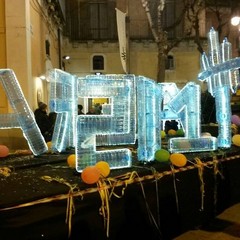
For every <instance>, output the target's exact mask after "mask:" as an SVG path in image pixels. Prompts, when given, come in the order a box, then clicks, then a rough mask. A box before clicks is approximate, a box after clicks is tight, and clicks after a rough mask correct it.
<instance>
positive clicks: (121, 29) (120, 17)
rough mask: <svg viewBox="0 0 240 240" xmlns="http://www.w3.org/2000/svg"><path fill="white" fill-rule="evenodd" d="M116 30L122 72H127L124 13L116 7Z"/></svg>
mask: <svg viewBox="0 0 240 240" xmlns="http://www.w3.org/2000/svg"><path fill="white" fill-rule="evenodd" d="M116 15H117V30H118V41H119V51H120V58H121V63H122V67H123V70H124V72H125V73H126V74H127V36H126V21H125V20H126V13H124V12H122V11H120V10H118V9H117V8H116Z"/></svg>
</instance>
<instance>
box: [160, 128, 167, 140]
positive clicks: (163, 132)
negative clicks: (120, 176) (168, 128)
mask: <svg viewBox="0 0 240 240" xmlns="http://www.w3.org/2000/svg"><path fill="white" fill-rule="evenodd" d="M165 137H166V133H165V131H163V130H162V131H161V138H162V139H163V138H165Z"/></svg>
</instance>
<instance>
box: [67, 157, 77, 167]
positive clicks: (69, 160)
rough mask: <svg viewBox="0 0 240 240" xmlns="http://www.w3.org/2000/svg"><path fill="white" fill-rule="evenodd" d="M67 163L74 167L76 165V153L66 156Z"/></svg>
mask: <svg viewBox="0 0 240 240" xmlns="http://www.w3.org/2000/svg"><path fill="white" fill-rule="evenodd" d="M67 163H68V166H69V167H70V168H75V167H76V155H75V154H71V155H69V156H68V158H67Z"/></svg>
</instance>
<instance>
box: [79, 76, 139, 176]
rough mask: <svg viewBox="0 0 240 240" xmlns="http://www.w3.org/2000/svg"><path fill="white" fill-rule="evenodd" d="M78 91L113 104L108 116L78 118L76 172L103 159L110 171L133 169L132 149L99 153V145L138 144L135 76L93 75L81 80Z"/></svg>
mask: <svg viewBox="0 0 240 240" xmlns="http://www.w3.org/2000/svg"><path fill="white" fill-rule="evenodd" d="M77 89H78V96H79V97H82V98H109V99H110V100H111V101H110V102H111V105H112V108H111V111H110V114H109V115H78V116H77V144H76V153H77V167H76V169H77V171H79V172H81V171H82V170H83V169H84V168H85V167H86V166H91V165H95V163H96V162H98V161H100V160H104V161H106V162H108V163H109V165H110V168H111V169H115V168H125V167H130V166H131V162H132V156H131V151H130V150H129V149H127V148H123V149H114V150H102V151H97V150H96V146H97V145H99V146H100V145H101V146H104V145H123V144H130V143H135V132H136V129H135V128H136V106H135V104H136V96H135V76H134V75H100V76H96V75H91V76H87V77H86V78H79V79H78V87H77ZM97 141H98V143H97Z"/></svg>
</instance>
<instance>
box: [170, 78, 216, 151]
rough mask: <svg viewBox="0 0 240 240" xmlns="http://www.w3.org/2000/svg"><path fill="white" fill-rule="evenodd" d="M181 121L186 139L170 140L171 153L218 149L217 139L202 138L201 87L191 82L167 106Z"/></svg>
mask: <svg viewBox="0 0 240 240" xmlns="http://www.w3.org/2000/svg"><path fill="white" fill-rule="evenodd" d="M167 106H168V108H169V109H170V110H171V112H175V113H177V114H178V115H179V118H180V119H181V122H182V126H183V129H184V132H185V137H178V138H170V139H169V142H168V145H169V146H168V148H169V150H170V152H199V151H211V150H215V149H216V148H217V145H216V138H215V137H201V136H200V135H201V134H200V133H201V129H200V126H201V124H200V86H199V85H197V84H195V83H193V82H190V83H188V84H187V85H186V86H185V87H184V88H183V89H181V91H179V92H178V93H177V95H176V96H175V97H173V99H172V100H170V101H169V102H168V104H167Z"/></svg>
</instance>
